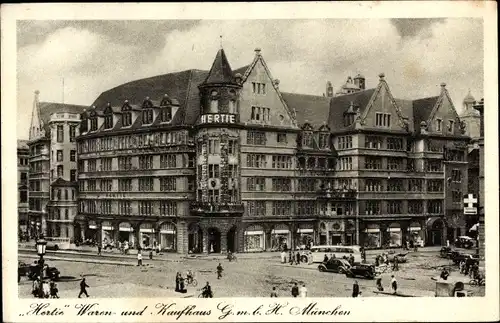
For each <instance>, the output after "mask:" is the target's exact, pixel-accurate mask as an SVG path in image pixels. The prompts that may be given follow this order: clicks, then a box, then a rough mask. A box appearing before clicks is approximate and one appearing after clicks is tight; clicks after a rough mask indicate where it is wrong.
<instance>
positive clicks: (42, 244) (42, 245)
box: [36, 235, 47, 281]
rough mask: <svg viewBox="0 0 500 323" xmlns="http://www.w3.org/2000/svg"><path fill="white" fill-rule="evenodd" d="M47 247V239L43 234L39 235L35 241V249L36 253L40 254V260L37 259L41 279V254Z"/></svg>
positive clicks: (42, 261) (42, 262)
mask: <svg viewBox="0 0 500 323" xmlns="http://www.w3.org/2000/svg"><path fill="white" fill-rule="evenodd" d="M46 248H47V241H46V240H45V239H44V238H43V235H42V236H40V239H38V240H37V241H36V251H37V253H38V255H39V256H40V260H39V261H38V264H39V266H40V279H41V280H42V281H43V265H44V260H43V255H45V249H46Z"/></svg>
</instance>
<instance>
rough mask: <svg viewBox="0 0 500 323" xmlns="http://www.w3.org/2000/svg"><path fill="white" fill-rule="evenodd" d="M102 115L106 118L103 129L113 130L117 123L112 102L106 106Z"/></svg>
mask: <svg viewBox="0 0 500 323" xmlns="http://www.w3.org/2000/svg"><path fill="white" fill-rule="evenodd" d="M102 117H103V119H104V121H103V129H104V130H111V129H113V127H114V125H115V120H114V119H115V117H114V114H113V108H112V107H111V103H108V104H107V106H106V108H104V111H103V113H102Z"/></svg>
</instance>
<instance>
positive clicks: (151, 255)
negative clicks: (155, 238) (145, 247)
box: [149, 248, 153, 260]
mask: <svg viewBox="0 0 500 323" xmlns="http://www.w3.org/2000/svg"><path fill="white" fill-rule="evenodd" d="M149 260H153V249H152V248H151V250H149Z"/></svg>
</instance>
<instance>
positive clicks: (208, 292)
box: [202, 282, 213, 298]
mask: <svg viewBox="0 0 500 323" xmlns="http://www.w3.org/2000/svg"><path fill="white" fill-rule="evenodd" d="M202 295H203V298H212V297H213V293H212V287H211V286H210V283H209V282H207V284H206V285H205V287H203V288H202Z"/></svg>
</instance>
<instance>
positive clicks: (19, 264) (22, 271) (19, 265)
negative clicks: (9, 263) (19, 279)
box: [17, 261, 30, 276]
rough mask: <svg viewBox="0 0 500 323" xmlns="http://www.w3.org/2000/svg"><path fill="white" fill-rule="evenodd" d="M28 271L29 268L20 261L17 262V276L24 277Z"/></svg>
mask: <svg viewBox="0 0 500 323" xmlns="http://www.w3.org/2000/svg"><path fill="white" fill-rule="evenodd" d="M29 271H30V266H28V265H27V264H26V263H24V262H22V261H18V262H17V272H18V274H19V276H26V275H28V273H29Z"/></svg>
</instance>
